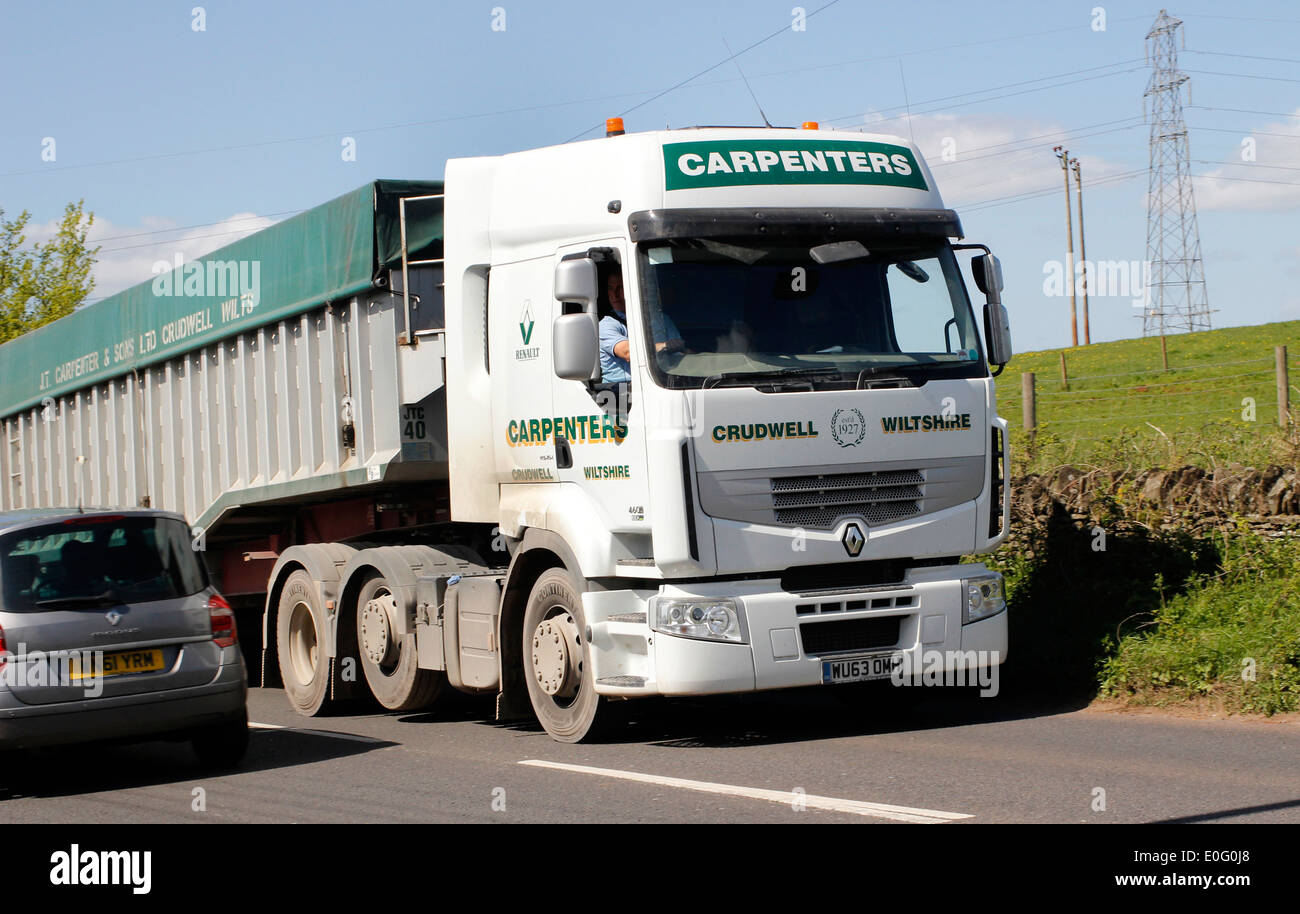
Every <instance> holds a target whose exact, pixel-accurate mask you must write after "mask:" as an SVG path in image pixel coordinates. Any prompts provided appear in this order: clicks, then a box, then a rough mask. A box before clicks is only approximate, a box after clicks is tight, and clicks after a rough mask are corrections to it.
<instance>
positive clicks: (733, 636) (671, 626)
mask: <svg viewBox="0 0 1300 914" xmlns="http://www.w3.org/2000/svg"><path fill="white" fill-rule="evenodd" d="M655 630H656V631H661V632H664V633H665V634H669V635H681V636H682V637H685V638H704V639H706V640H708V641H731V642H734V643H736V644H743V643H744V642H745V636H744V633H743V632H742V631H741V625H740V609H739V608H738V607H737V606H736V602H735V601H734V600H674V599H668V598H656V600H655Z"/></svg>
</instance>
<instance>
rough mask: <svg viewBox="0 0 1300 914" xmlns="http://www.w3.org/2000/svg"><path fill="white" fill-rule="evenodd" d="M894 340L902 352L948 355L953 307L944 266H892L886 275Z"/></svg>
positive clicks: (920, 263) (925, 262)
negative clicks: (945, 281)
mask: <svg viewBox="0 0 1300 914" xmlns="http://www.w3.org/2000/svg"><path fill="white" fill-rule="evenodd" d="M886 280H887V283H888V286H889V302H890V312H891V316H892V318H893V324H894V338H895V339H896V340H897V341H898V348H899V349H900V350H901V351H902V352H910V353H945V352H949V351H951V347H952V342H951V340H948V339H945V336H947V334H946V333H945V330H946V325H947V324H948V323H949V322H951V320H952V303H951V301H950V300H949V298H948V288H947V285H946V284H945V283H944V274H943V266H942V265H941V264H940V263H939V261H938V260H937V259H935V258H927V259H925V260H919V261H907V262H906V263H905V264H903V265H902V266H901V267H900V265H899V264H890V265H889V268H888V270H887V271H886Z"/></svg>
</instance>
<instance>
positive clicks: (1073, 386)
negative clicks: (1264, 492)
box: [997, 321, 1300, 474]
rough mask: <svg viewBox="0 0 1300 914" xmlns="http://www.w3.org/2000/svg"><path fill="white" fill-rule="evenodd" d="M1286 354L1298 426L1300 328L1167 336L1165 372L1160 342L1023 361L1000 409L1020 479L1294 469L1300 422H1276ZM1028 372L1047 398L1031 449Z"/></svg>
mask: <svg viewBox="0 0 1300 914" xmlns="http://www.w3.org/2000/svg"><path fill="white" fill-rule="evenodd" d="M1279 345H1284V346H1287V347H1288V359H1287V362H1288V367H1289V373H1290V378H1289V385H1288V386H1289V387H1290V399H1291V411H1292V415H1293V416H1295V415H1296V407H1297V404H1298V403H1300V321H1288V322H1285V323H1276V324H1261V325H1258V326H1254V327H1227V328H1224V329H1222V330H1210V331H1202V332H1199V333H1187V334H1178V335H1174V336H1169V337H1167V338H1166V350H1167V354H1168V361H1169V370H1167V371H1166V370H1164V368H1163V362H1162V356H1161V350H1160V339H1159V338H1158V337H1150V338H1146V339H1133V340H1118V341H1116V342H1112V343H1094V344H1093V345H1091V346H1076V347H1071V348H1067V349H1049V350H1043V351H1040V352H1026V353H1021V354H1017V355H1016V357H1015V358H1014V359H1013V360H1012V362H1011V364H1010V365H1008V366H1007V369H1006V371H1005V372H1003V374H1002V375H1001V376H1000V377H999V378H998V381H997V384H998V410H999V412H1000V413H1001V414H1002V416H1003V417H1004V418H1005V419H1007V421H1008V422H1010V423H1011V430H1012V431H1011V445H1012V448H1013V453H1014V460H1013V469H1014V471H1015V472H1016V473H1017V474H1019V473H1026V472H1041V471H1044V470H1048V469H1051V468H1052V467H1056V466H1061V465H1064V464H1069V465H1073V466H1078V467H1107V468H1114V467H1128V468H1130V469H1133V470H1143V469H1150V468H1153V467H1167V466H1177V465H1183V464H1193V465H1197V466H1203V467H1212V466H1214V465H1215V464H1221V463H1227V462H1237V463H1242V464H1246V465H1254V466H1265V465H1267V464H1270V463H1280V464H1284V465H1285V464H1290V465H1294V464H1295V462H1296V459H1297V456H1298V454H1300V438H1297V435H1296V432H1295V428H1294V424H1293V425H1292V426H1291V428H1290V430H1289V431H1288V432H1286V433H1283V432H1282V431H1281V429H1279V426H1278V422H1277V418H1278V405H1277V384H1276V374H1275V367H1274V347H1275V346H1279ZM1062 353H1063V354H1064V356H1065V363H1066V372H1067V377H1068V384H1067V383H1063V382H1062V379H1061V355H1062ZM1029 371H1032V372H1034V374H1035V376H1036V381H1035V389H1036V393H1037V434H1036V435H1035V436H1034V440H1033V441H1031V440H1030V439H1029V436H1027V435H1026V434H1025V433H1024V425H1023V422H1022V409H1023V400H1022V396H1021V384H1022V380H1021V376H1022V375H1023V374H1024V373H1025V372H1029ZM1247 398H1250V399H1252V400H1253V403H1254V406H1253V414H1254V418H1253V420H1252V419H1251V418H1250V415H1251V413H1250V402H1249V401H1248V400H1247Z"/></svg>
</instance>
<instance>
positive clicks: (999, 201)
mask: <svg viewBox="0 0 1300 914" xmlns="http://www.w3.org/2000/svg"><path fill="white" fill-rule="evenodd" d="M1145 171H1146V169H1145V168H1137V169H1134V170H1133V171H1124V172H1120V173H1118V174H1113V175H1108V176H1106V177H1104V178H1098V179H1096V180H1094V181H1089V182H1088V186H1089V187H1096V186H1098V185H1100V184H1113V183H1116V182H1119V181H1127V180H1129V179H1130V178H1135V177H1137V176H1138V175H1140V174H1143V173H1144V172H1145ZM1060 190H1061V188H1060V187H1059V186H1057V185H1053V186H1052V187H1046V188H1042V189H1040V190H1027V191H1023V192H1021V193H1018V194H1008V195H1006V196H1003V197H990V198H989V199H987V200H977V201H975V202H974V203H967V204H964V205H963V204H958V205H956V206H955V207H954V208H956V209H958V210H960V211H961V212H963V213H969V212H974V211H975V210H980V209H989V208H991V207H994V206H1004V205H1006V204H1007V203H1023V202H1024V201H1025V200H1030V199H1034V198H1037V197H1046V196H1048V195H1050V194H1056V193H1059V192H1060Z"/></svg>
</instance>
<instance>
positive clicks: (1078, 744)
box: [0, 689, 1300, 824]
mask: <svg viewBox="0 0 1300 914" xmlns="http://www.w3.org/2000/svg"><path fill="white" fill-rule="evenodd" d="M491 708H492V706H491V703H490V702H484V701H477V700H470V699H466V698H464V697H463V696H454V697H453V700H452V701H451V702H450V703H449V704H448V705H447V706H445V707H443V708H441V709H440V710H439V711H438V712H437V713H430V714H425V713H421V714H388V713H377V712H375V711H374V710H373V709H371V708H366V707H353V708H351V709H349V710H348V711H346V712H345V713H340V714H335V715H331V716H328V717H321V718H313V719H307V718H302V717H298V716H297V715H295V714H294V713H293V712H292V711H290V710H289V707H288V704H287V702H286V701H285V698H284V696H283V694H282V693H281V692H280V691H279V690H277V689H254V690H252V692H251V693H250V698H249V713H250V718H251V720H252V721H254V722H256V724H257V729H256V731H255V732H254V734H253V736H252V744H251V748H250V750H249V754H248V757H247V759H246V760H245V763H244V765H243V767H242V769H241V770H239V771H237V772H234V773H229V774H221V775H216V774H211V773H205V772H203V771H202V770H201V769H199V768H198V767H197V764H196V763H195V761H194V760H193V757H192V755H191V754H190V751H189V747H188V746H187V745H185V744H175V743H144V744H139V745H131V746H108V747H93V748H61V749H58V750H46V751H42V752H38V753H31V754H29V755H26V756H22V757H20V758H18V759H17V760H14V761H11V762H9V763H7V764H6V767H5V769H4V770H0V823H6V824H7V823H26V822H56V823H98V822H103V823H115V822H123V821H129V822H135V823H141V822H147V823H168V822H217V821H219V822H248V823H259V822H348V823H352V822H381V823H382V822H430V821H434V822H451V823H457V822H679V823H680V822H738V823H739V822H744V823H749V822H773V823H794V824H816V823H827V822H856V823H875V824H899V823H901V822H923V823H944V822H950V823H953V824H961V823H967V822H975V823H979V822H1081V823H1107V822H1300V719H1298V717H1297V716H1296V715H1292V716H1290V717H1289V718H1288V719H1276V720H1272V721H1245V720H1208V721H1204V720H1190V719H1179V718H1171V717H1166V716H1160V715H1150V714H1124V713H1114V712H1099V711H1090V710H1080V709H1059V708H1057V709H1043V708H1034V707H1030V706H1025V705H1023V704H1012V703H1008V702H1006V701H1002V700H980V699H975V698H958V699H949V698H934V699H930V700H927V701H926V702H924V703H923V704H922V705H920V706H919V707H918V708H916V709H914V710H913V711H912V712H911V713H910V714H903V715H896V716H895V717H894V719H890V718H889V717H888V716H887V717H886V718H883V719H882V718H881V717H880V716H879V715H873V714H869V713H866V712H864V711H863V710H861V709H858V708H853V707H850V706H846V705H845V704H844V703H843V702H841V701H839V700H838V699H836V698H835V697H834V696H832V695H829V694H828V693H827V692H826V691H824V690H816V689H814V690H801V691H797V692H783V693H774V694H768V695H753V696H743V697H723V698H713V699H699V700H690V701H681V700H679V701H671V702H670V701H663V700H659V701H652V702H625V703H622V704H621V705H619V706H617V711H618V712H619V717H618V725H617V726H616V727H615V728H614V729H613V731H612V733H611V734H610V735H609V736H608V737H607V739H606V741H605V742H603V743H599V744H595V745H576V746H574V745H562V744H560V743H556V742H553V741H552V740H551V739H550V738H549V737H548V736H546V734H545V733H543V732H542V731H541V730H540V729H536V728H530V727H525V726H518V725H502V724H497V723H494V722H493V721H492V720H491ZM1103 801H1104V808H1102V806H1103Z"/></svg>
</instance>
